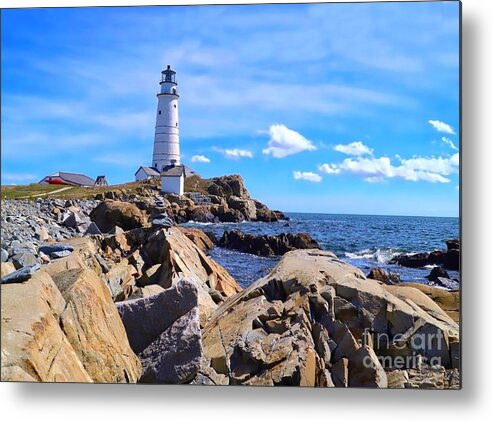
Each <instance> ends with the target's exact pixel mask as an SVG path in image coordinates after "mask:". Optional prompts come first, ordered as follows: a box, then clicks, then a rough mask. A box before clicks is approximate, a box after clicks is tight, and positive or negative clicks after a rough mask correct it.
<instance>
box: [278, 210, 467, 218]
mask: <svg viewBox="0 0 493 421" xmlns="http://www.w3.org/2000/svg"><path fill="white" fill-rule="evenodd" d="M283 212H284V214H285V215H287V216H289V215H300V214H301V215H337V216H383V217H392V218H448V219H460V216H436V215H429V216H428V215H384V214H376V213H333V212H327V213H326V212H292V211H283Z"/></svg>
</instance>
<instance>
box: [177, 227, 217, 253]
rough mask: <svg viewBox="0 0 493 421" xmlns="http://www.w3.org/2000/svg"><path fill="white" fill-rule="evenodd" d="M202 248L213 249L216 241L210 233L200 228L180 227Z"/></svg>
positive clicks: (204, 249) (203, 249)
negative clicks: (209, 235)
mask: <svg viewBox="0 0 493 421" xmlns="http://www.w3.org/2000/svg"><path fill="white" fill-rule="evenodd" d="M179 229H180V230H181V231H182V232H183V234H185V235H186V236H187V238H188V239H189V240H191V241H192V242H193V243H194V244H195V245H196V246H197V247H198V248H199V249H200V250H202V251H206V250H212V249H213V248H214V243H213V242H212V240H211V239H210V238H209V237H208V235H207V234H206V233H205V232H204V231H202V230H200V229H198V228H182V227H180V228H179Z"/></svg>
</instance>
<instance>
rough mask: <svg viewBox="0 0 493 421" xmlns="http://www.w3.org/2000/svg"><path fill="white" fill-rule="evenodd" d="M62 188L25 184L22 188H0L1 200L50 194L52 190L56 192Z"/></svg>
mask: <svg viewBox="0 0 493 421" xmlns="http://www.w3.org/2000/svg"><path fill="white" fill-rule="evenodd" d="M61 187H63V186H54V185H49V184H27V185H22V186H2V187H1V192H2V193H1V194H2V199H21V198H25V197H26V196H33V195H36V194H42V193H50V192H52V191H53V190H58V189H59V188H61Z"/></svg>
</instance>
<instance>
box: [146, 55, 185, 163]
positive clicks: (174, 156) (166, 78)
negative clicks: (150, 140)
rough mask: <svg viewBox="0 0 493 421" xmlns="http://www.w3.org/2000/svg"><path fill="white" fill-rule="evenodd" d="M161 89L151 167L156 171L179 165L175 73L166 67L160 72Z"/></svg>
mask: <svg viewBox="0 0 493 421" xmlns="http://www.w3.org/2000/svg"><path fill="white" fill-rule="evenodd" d="M159 84H160V85H161V89H160V91H159V93H158V94H157V99H158V104H157V111H156V130H155V134H154V150H153V153H152V165H151V167H153V168H156V169H157V170H158V171H160V172H161V171H163V170H164V169H165V168H166V167H168V166H178V165H180V127H179V123H178V98H179V97H180V96H179V95H178V87H177V83H176V72H175V71H174V70H172V69H171V66H169V65H168V67H167V68H166V70H163V71H162V72H161V82H159Z"/></svg>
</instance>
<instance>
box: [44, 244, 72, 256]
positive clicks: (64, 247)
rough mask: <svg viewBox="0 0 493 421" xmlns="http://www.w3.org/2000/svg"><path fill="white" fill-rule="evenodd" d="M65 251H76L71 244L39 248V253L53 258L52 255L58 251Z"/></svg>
mask: <svg viewBox="0 0 493 421" xmlns="http://www.w3.org/2000/svg"><path fill="white" fill-rule="evenodd" d="M64 250H68V251H74V247H73V246H71V245H70V244H63V243H58V244H45V245H43V246H40V247H39V251H41V252H43V253H44V254H46V255H48V256H51V253H55V252H57V251H64Z"/></svg>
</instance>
